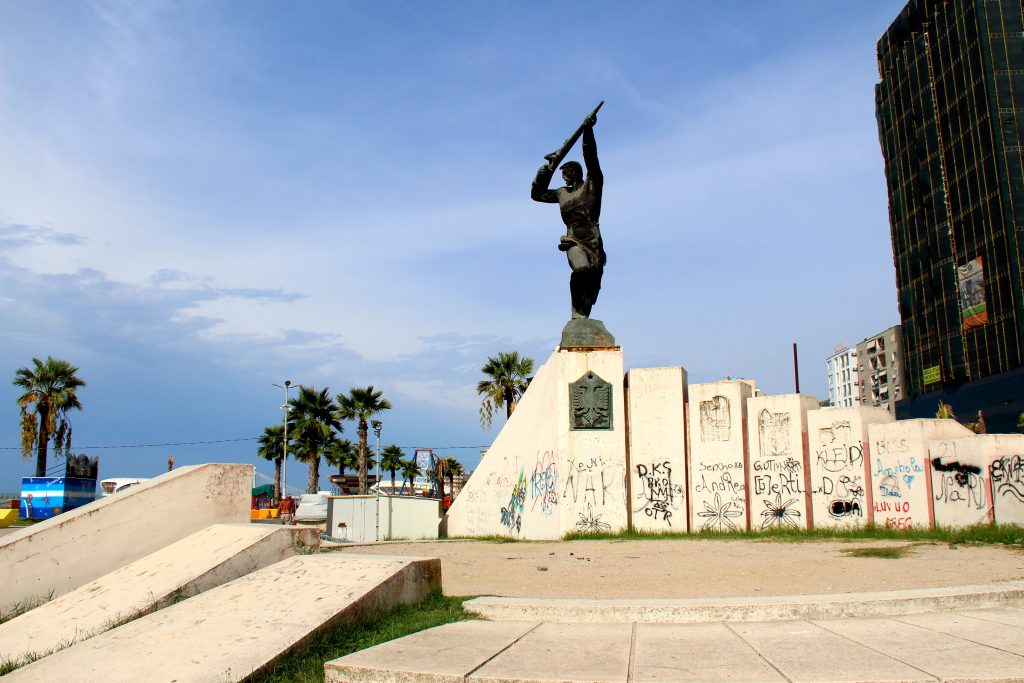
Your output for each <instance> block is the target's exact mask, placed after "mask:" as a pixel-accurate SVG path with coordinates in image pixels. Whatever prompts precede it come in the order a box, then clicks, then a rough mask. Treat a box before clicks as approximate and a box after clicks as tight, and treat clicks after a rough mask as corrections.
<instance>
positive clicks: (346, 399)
mask: <svg viewBox="0 0 1024 683" xmlns="http://www.w3.org/2000/svg"><path fill="white" fill-rule="evenodd" d="M337 401H338V413H337V414H338V418H339V419H342V420H354V421H355V422H356V423H357V424H358V432H359V495H361V496H365V495H366V465H367V458H366V431H367V423H368V422H369V420H370V418H371V417H373V416H374V415H377V414H378V413H381V412H383V411H385V410H391V401H389V400H387V399H386V398H384V393H383V392H381V391H374V390H373V385H372V384H371V385H370V386H368V387H352V388H351V389H349V391H348V396H346V395H345V394H338V396H337Z"/></svg>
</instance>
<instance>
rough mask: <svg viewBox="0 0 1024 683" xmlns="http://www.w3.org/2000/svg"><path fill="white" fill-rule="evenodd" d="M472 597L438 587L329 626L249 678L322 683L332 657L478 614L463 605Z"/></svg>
mask: <svg viewBox="0 0 1024 683" xmlns="http://www.w3.org/2000/svg"><path fill="white" fill-rule="evenodd" d="M469 599H470V598H468V597H462V598H449V597H445V596H444V595H443V594H442V593H441V589H440V588H436V589H434V590H433V591H432V592H431V593H430V595H428V596H427V598H426V599H425V600H424V601H423V602H421V603H419V604H418V605H398V606H397V607H395V608H393V609H391V610H390V611H388V612H385V613H384V614H383V615H381V616H380V617H379V618H375V619H370V620H367V621H363V622H359V623H355V624H341V625H339V626H336V627H334V628H332V629H328V630H327V631H324V632H323V633H321V634H319V635H318V636H316V637H314V639H313V640H312V641H311V642H310V643H309V644H308V645H306V646H305V647H303V648H301V649H300V650H298V651H297V652H294V653H292V654H290V655H288V656H287V657H285V658H284V659H282V660H281V661H279V662H277V664H275V665H273V666H272V667H271V668H270V669H269V670H268V671H266V672H263V673H261V674H257V675H255V676H253V677H252V678H249V679H247V680H249V681H253V682H257V683H292V682H295V683H313V682H314V681H315V682H317V683H321V682H322V681H323V680H324V663H325V662H328V661H330V660H332V659H337V658H338V657H344V656H345V655H347V654H351V653H353V652H357V651H359V650H365V649H366V648H368V647H373V646H374V645H379V644H381V643H386V642H388V641H389V640H394V639H395V638H401V637H402V636H407V635H409V634H410V633H416V632H417V631H422V630H424V629H428V628H433V627H434V626H441V625H443V624H450V623H452V622H454V621H463V620H465V619H474V618H476V617H475V616H474V615H472V614H469V613H468V612H466V611H464V610H463V609H462V603H463V602H465V601H466V600H469Z"/></svg>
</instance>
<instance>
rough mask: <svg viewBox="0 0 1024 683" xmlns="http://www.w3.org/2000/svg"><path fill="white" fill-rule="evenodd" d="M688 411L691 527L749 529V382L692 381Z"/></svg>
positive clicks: (722, 529) (699, 528) (696, 528)
mask: <svg viewBox="0 0 1024 683" xmlns="http://www.w3.org/2000/svg"><path fill="white" fill-rule="evenodd" d="M689 391H690V409H689V411H688V421H687V426H688V432H689V434H688V436H689V443H690V456H689V468H688V470H689V490H690V528H691V529H693V530H694V531H702V530H704V529H707V530H710V531H735V530H743V529H748V528H750V511H749V508H748V506H747V483H746V482H747V477H746V468H747V399H748V398H750V396H751V389H750V386H749V385H748V384H745V383H743V382H740V381H735V380H733V381H726V382H714V383H710V384H691V385H690V387H689Z"/></svg>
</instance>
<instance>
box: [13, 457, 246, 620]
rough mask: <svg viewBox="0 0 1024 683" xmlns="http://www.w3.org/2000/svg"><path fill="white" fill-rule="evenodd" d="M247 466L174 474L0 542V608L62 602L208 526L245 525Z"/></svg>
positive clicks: (195, 468) (194, 468)
mask: <svg viewBox="0 0 1024 683" xmlns="http://www.w3.org/2000/svg"><path fill="white" fill-rule="evenodd" d="M252 476H253V475H252V465H229V464H208V465H190V466H186V467H180V468H178V469H176V470H174V471H173V472H168V473H166V474H163V475H161V476H159V477H156V478H154V479H150V480H149V481H147V482H143V483H142V484H138V485H137V486H133V487H132V488H130V489H128V490H127V491H125V492H124V493H119V494H117V495H115V496H108V497H106V498H102V499H100V500H97V501H95V502H93V503H90V504H88V505H85V506H83V507H80V508H78V509H76V510H72V511H71V512H67V513H64V514H62V515H58V516H56V517H53V518H51V519H48V520H46V521H44V522H40V523H39V524H36V525H34V526H31V527H27V528H25V529H22V530H20V531H17V532H15V533H13V534H11V535H9V536H6V537H4V538H3V539H2V540H0V576H3V577H4V579H3V581H0V604H2V605H5V606H7V605H11V604H14V603H16V602H19V601H21V600H24V599H25V598H29V597H40V596H47V595H51V594H52V595H53V596H54V597H56V596H58V595H63V594H64V593H67V592H68V591H71V590H73V589H75V588H78V587H79V586H81V585H83V584H85V583H88V582H89V581H92V580H93V579H96V578H99V577H100V576H103V575H104V574H108V573H110V572H112V571H114V570H115V569H118V568H119V567H123V566H124V565H126V564H128V563H129V562H133V561H135V560H137V559H139V558H141V557H144V556H146V555H149V554H150V553H152V552H155V551H157V550H159V549H160V548H163V547H164V546H167V545H170V544H171V543H174V542H175V541H178V540H180V539H182V538H184V537H185V536H188V535H190V534H193V533H195V532H197V531H200V530H201V529H205V528H206V527H208V526H210V525H211V524H231V523H235V524H239V523H248V522H249V505H250V500H251V493H252Z"/></svg>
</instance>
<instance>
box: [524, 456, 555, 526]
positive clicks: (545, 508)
mask: <svg viewBox="0 0 1024 683" xmlns="http://www.w3.org/2000/svg"><path fill="white" fill-rule="evenodd" d="M530 500H531V501H532V502H531V506H530V509H531V510H536V509H538V507H539V508H540V511H541V512H542V513H543V514H544V516H545V517H549V516H551V513H553V512H554V511H555V507H556V506H557V505H558V466H557V465H556V464H555V453H554V451H550V450H548V451H543V452H540V451H538V453H537V461H536V464H535V465H534V466H533V474H531V475H530Z"/></svg>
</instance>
